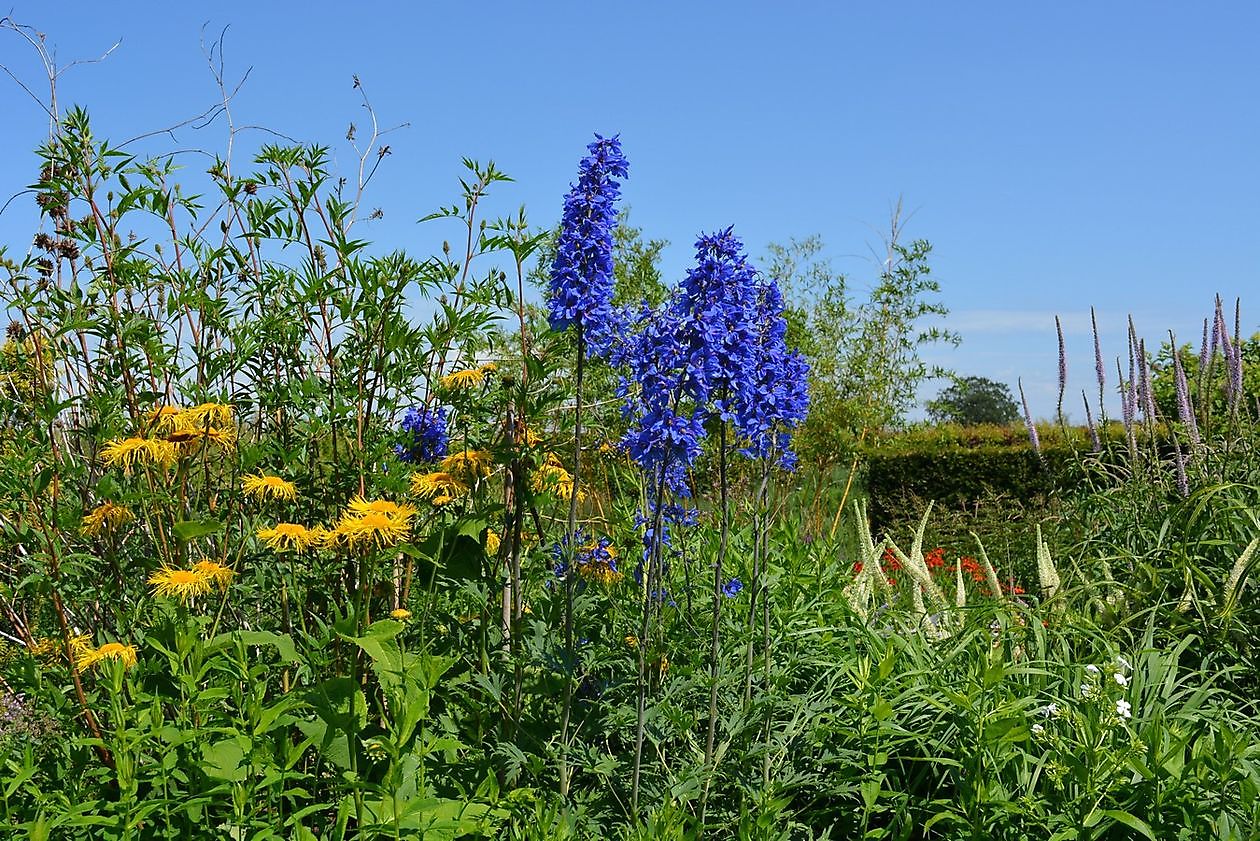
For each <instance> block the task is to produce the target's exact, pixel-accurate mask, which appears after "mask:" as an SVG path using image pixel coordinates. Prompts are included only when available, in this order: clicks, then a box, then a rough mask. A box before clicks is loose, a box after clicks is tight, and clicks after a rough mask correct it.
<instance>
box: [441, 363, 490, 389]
mask: <svg viewBox="0 0 1260 841" xmlns="http://www.w3.org/2000/svg"><path fill="white" fill-rule="evenodd" d="M497 370H499V366H498V365H495V364H494V363H493V362H487V363H485V364H484V365H482V366H480V367H478V368H465V369H464V370H462V371H452V372H451V373H449V374H447V375H446V376H444V377H442V379H441V380H439V382H440V383H441V384H442V388H450V389H463V388H471V387H473V386H479V385H481V384H482V383H484V382H485V381H486V375H487V374H493V373H494V372H495V371H497Z"/></svg>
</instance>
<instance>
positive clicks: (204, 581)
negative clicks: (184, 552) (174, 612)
mask: <svg viewBox="0 0 1260 841" xmlns="http://www.w3.org/2000/svg"><path fill="white" fill-rule="evenodd" d="M149 584H150V585H151V586H152V587H153V595H155V596H164V597H167V598H174V599H179V600H180V601H181V602H183V603H184V604H188V603H189V602H191V601H192V600H193V599H195V598H197V597H198V596H204V595H205V594H206V593H209V592H210V579H209V578H207V577H206V575H205V573H202V572H198V571H197V570H195V569H176V568H174V567H168V566H163V567H162V568H161V569H159V570H158V571H157V572H155V573H153V574H152V575H150V576H149Z"/></svg>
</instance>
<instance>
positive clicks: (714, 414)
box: [614, 228, 758, 811]
mask: <svg viewBox="0 0 1260 841" xmlns="http://www.w3.org/2000/svg"><path fill="white" fill-rule="evenodd" d="M757 295H758V290H757V278H756V271H755V270H754V269H753V267H752V266H751V265H750V264H749V262H748V259H747V257H746V256H745V254H744V252H743V245H742V243H741V242H740V241H739V239H738V238H737V237H736V236H735V235H734V233H733V232H732V229H730V228H727V229H725V230H721V231H718V232H716V233H713V234H706V235H703V236H701V237H700V238H699V239H698V240H697V241H696V265H695V267H694V268H692V269H691V270H690V271H688V273H687V276H686V277H685V278H684V279H683V281H682V282H681V283H680V284H679V286H678V288H677V289H676V290H675V291H674V294H673V295H672V296H671V298H670V299H669V300H668V301H667V302H666V303H665V304H663V305H662V306H661V307H659V308H656V309H654V310H653V309H647V308H645V309H644V310H642V311H640V313H639V314H638V320H637V330H636V331H635V332H633V333H632V334H631V336H630V337H629V338H628V339H627V340H626V342H625V344H624V346H623V347H622V348H620V349H619V350H618V351H617V353H616V354H615V359H614V361H615V362H617V363H619V364H622V365H624V366H625V368H626V369H627V374H626V381H625V384H624V392H625V393H626V395H627V396H628V398H629V400H628V403H627V407H626V412H627V415H628V416H629V418H630V420H631V428H630V431H629V432H628V433H627V434H626V436H625V438H624V439H623V442H622V443H623V445H624V446H625V448H626V450H627V452H629V454H630V456H631V458H633V459H634V461H635V462H636V463H637V464H638V465H639V467H640V468H641V469H642V470H643V471H644V473H645V474H646V477H647V483H648V512H647V517H648V518H649V519H650V522H651V523H652V528H651V534H652V540H650V541H648V542H647V545H646V546H645V557H646V561H647V570H646V575H645V576H644V579H645V582H644V592H645V593H646V594H651V593H652V592H654V591H655V590H657V589H660V588H659V586H657V585H658V583H659V581H660V576H661V572H662V567H661V535H663V533H664V529H663V520H664V518H665V503H666V497H667V496H668V495H671V494H685V485H684V483H683V477H684V475H685V471H686V468H687V467H689V466H690V465H691V464H692V463H693V462H694V460H695V459H696V458H697V457H698V456H699V454H700V452H701V449H702V442H703V439H704V437H705V431H706V426H708V425H710V424H713V425H716V426H717V432H718V439H719V443H718V451H717V461H718V489H719V494H720V502H719V511H720V512H721V538H720V542H719V548H718V555H717V559H716V562H715V564H714V578H713V651H712V655H711V656H712V666H713V669H714V670H715V671H716V669H717V657H716V655H717V648H718V642H719V638H718V633H719V631H718V628H719V625H718V617H719V612H720V610H721V601H722V593H721V588H722V578H721V573H722V563H723V558H724V557H725V554H726V547H727V543H728V540H729V506H728V503H727V482H726V465H727V456H728V452H727V450H728V446H727V444H728V425H729V422H731V421H737V419H738V418H737V416H738V414H739V412H738V409H739V407H741V406H744V405H746V404H747V403H748V401H749V399H750V394H751V392H752V390H753V387H754V374H755V363H756V343H757V330H756V315H757ZM650 614H651V610H650V596H649V597H648V598H645V601H644V609H643V620H642V628H641V633H640V639H641V640H647V639H648V638H649V636H648V632H649V630H650V628H649V624H648V623H649V617H650ZM641 650H642V648H641ZM642 666H643V664H642V663H640V680H639V725H638V727H637V728H636V738H635V760H634V775H633V782H632V786H631V809H632V811H633V810H634V809H637V804H638V793H639V776H640V774H639V772H640V764H641V757H642V746H643V713H644V703H645V697H644V693H645V691H646V690H645V681H644V679H643V668H642ZM716 686H717V684H716V681H715V682H714V687H715V688H716ZM715 726H716V698H713V697H711V698H710V722H709V736H708V741H707V743H706V750H705V756H706V767H709V766H710V764H711V762H712V756H713V739H714V732H715V731H714V728H715ZM706 793H707V787H706ZM702 811H703V809H702Z"/></svg>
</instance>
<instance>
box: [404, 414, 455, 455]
mask: <svg viewBox="0 0 1260 841" xmlns="http://www.w3.org/2000/svg"><path fill="white" fill-rule="evenodd" d="M402 432H403V441H402V442H401V443H398V444H395V445H394V452H395V453H396V454H397V455H398V458H399V459H401V460H402V461H405V462H407V463H409V464H416V463H424V462H431V461H438V460H439V459H442V458H445V457H446V448H447V430H446V409H445V407H442V406H438V407H437V408H436V409H431V408H429V407H428V406H420V407H418V408H415V407H413V408H411V409H408V410H407V413H406V414H405V415H403V420H402Z"/></svg>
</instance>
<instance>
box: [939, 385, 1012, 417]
mask: <svg viewBox="0 0 1260 841" xmlns="http://www.w3.org/2000/svg"><path fill="white" fill-rule="evenodd" d="M927 412H928V417H929V418H931V419H932V420H933V421H934V422H936V423H956V424H959V425H960V426H975V425H976V424H981V423H999V424H1008V423H1014V422H1015V421H1016V420H1017V419H1018V418H1019V408H1018V406H1016V404H1015V399H1014V398H1013V397H1012V396H1011V390H1010V388H1009V387H1008V386H1007V385H1006V383H999V382H994V381H993V380H990V379H988V378H987V377H956V378H955V379H954V382H953V384H952V385H950V386H949V388H946V389H945V390H944V391H942V392H941V393H940V394H939V395H937V397H936V399H935V400H931V401H929V402H928V404H927Z"/></svg>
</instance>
